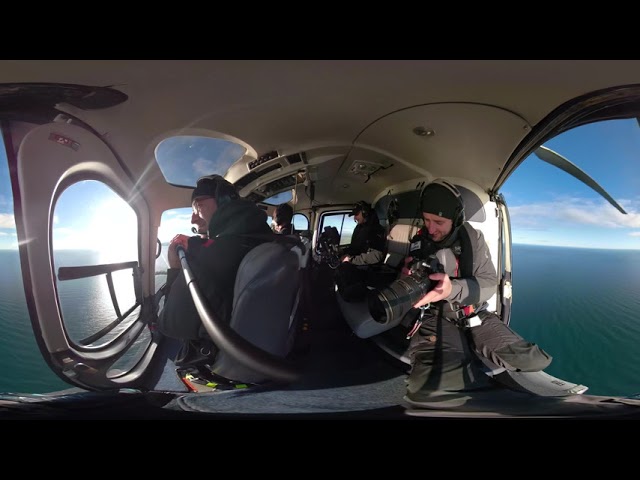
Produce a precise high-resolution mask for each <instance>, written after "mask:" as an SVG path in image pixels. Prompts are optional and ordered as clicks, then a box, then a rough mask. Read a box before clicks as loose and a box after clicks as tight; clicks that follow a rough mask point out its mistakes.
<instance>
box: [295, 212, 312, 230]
mask: <svg viewBox="0 0 640 480" xmlns="http://www.w3.org/2000/svg"><path fill="white" fill-rule="evenodd" d="M293 228H294V229H295V230H296V232H300V231H303V230H309V219H308V218H307V217H306V216H305V215H303V214H302V213H294V214H293Z"/></svg>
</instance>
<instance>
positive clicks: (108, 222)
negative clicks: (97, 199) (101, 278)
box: [87, 196, 138, 263]
mask: <svg viewBox="0 0 640 480" xmlns="http://www.w3.org/2000/svg"><path fill="white" fill-rule="evenodd" d="M87 230H88V231H87V238H90V239H91V240H90V242H89V244H90V247H91V249H92V250H97V251H99V252H100V261H101V262H103V263H114V262H126V261H132V260H137V259H138V222H137V219H136V215H135V212H134V211H133V209H132V208H131V207H130V206H129V204H127V202H125V201H124V200H122V199H121V198H120V197H117V196H113V197H111V198H109V199H107V200H105V201H103V202H102V203H99V204H98V205H97V206H96V207H95V214H94V215H92V217H91V221H90V223H89V225H88V229H87Z"/></svg>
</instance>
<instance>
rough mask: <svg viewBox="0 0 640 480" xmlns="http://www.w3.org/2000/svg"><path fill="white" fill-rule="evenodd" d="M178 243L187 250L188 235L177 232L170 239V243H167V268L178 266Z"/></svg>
mask: <svg viewBox="0 0 640 480" xmlns="http://www.w3.org/2000/svg"><path fill="white" fill-rule="evenodd" d="M178 245H182V247H183V248H184V249H185V250H187V249H188V248H189V247H188V245H189V237H187V236H186V235H182V234H181V233H179V234H178V235H176V236H175V237H173V238H172V239H171V243H169V251H168V253H167V259H168V260H169V268H180V258H179V257H178V251H177V246H178Z"/></svg>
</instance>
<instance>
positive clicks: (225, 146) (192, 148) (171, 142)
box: [155, 135, 247, 187]
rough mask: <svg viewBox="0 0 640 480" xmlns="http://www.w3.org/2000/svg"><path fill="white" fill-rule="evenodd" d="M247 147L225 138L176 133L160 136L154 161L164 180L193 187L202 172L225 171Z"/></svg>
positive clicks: (223, 172)
mask: <svg viewBox="0 0 640 480" xmlns="http://www.w3.org/2000/svg"><path fill="white" fill-rule="evenodd" d="M246 151H247V149H246V148H245V147H243V146H242V145H238V144H237V143H234V142H232V141H229V140H224V139H221V138H212V137H197V136H187V135H180V136H175V137H170V138H166V139H164V140H163V141H162V142H160V143H159V144H158V146H157V147H156V152H155V155H156V162H158V166H159V167H160V171H161V172H162V175H164V178H165V180H166V181H167V183H170V184H172V185H176V186H183V187H195V186H196V181H197V180H198V178H200V177H202V176H204V175H212V174H214V173H217V174H218V175H223V176H224V175H225V174H226V173H227V170H228V169H229V167H230V166H231V165H233V164H234V163H235V162H236V161H238V160H239V159H241V158H242V157H243V156H244V155H245V153H246Z"/></svg>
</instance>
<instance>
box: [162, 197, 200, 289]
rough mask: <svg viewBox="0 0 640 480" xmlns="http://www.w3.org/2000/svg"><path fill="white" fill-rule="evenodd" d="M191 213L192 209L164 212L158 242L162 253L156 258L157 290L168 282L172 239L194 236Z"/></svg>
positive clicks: (174, 209) (175, 209)
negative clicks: (168, 253) (178, 235)
mask: <svg viewBox="0 0 640 480" xmlns="http://www.w3.org/2000/svg"><path fill="white" fill-rule="evenodd" d="M191 212H192V210H191V208H172V209H170V210H165V211H164V212H162V217H160V226H159V227H158V240H160V245H161V251H160V255H159V256H158V258H156V271H155V275H156V277H155V282H156V283H155V284H156V290H157V289H158V288H160V287H161V286H162V285H163V284H164V283H165V281H166V280H167V270H168V268H169V259H168V257H167V252H168V251H169V243H170V242H171V239H172V238H173V237H175V236H176V235H177V234H179V233H181V234H183V235H187V236H188V237H191V236H193V235H194V233H193V232H192V231H191V227H193V225H192V224H191Z"/></svg>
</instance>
